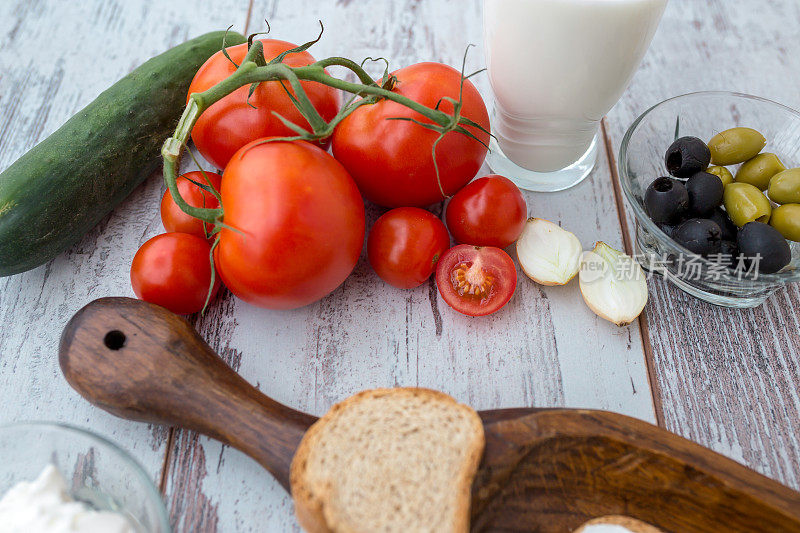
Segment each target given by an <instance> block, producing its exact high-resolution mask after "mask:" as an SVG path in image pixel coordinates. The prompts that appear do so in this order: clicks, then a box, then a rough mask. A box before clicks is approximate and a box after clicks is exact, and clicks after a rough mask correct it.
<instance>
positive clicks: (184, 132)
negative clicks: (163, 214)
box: [161, 41, 488, 224]
mask: <svg viewBox="0 0 800 533" xmlns="http://www.w3.org/2000/svg"><path fill="white" fill-rule="evenodd" d="M306 47H307V46H306ZM301 48H302V49H305V48H304V47H298V50H300V49H301ZM276 59H278V58H276ZM281 59H282V58H281ZM329 66H341V67H344V68H347V69H349V70H351V71H352V72H353V73H354V74H355V75H356V76H357V77H358V79H359V81H360V82H361V83H354V82H349V81H346V80H342V79H339V78H336V77H333V76H331V75H330V74H328V73H327V72H325V68H326V67H329ZM462 75H463V74H462ZM266 81H281V82H283V81H288V82H289V83H290V85H291V86H292V88H293V89H294V90H295V93H296V94H297V98H292V99H293V102H294V103H295V106H297V107H298V109H299V110H300V111H301V113H303V115H304V116H305V117H306V119H307V120H308V121H309V124H310V125H311V127H312V130H313V133H308V134H307V135H308V138H309V139H320V138H324V137H327V136H328V135H330V134H331V133H332V132H333V126H335V125H336V124H338V123H339V122H341V120H342V119H343V118H344V117H345V116H347V115H348V114H349V113H352V112H353V111H354V110H355V109H356V108H358V107H359V106H360V105H363V104H364V103H365V102H364V101H360V102H355V103H354V104H352V105H349V106H345V108H344V109H342V110H341V111H340V112H339V114H338V115H337V117H336V118H335V119H334V120H332V121H331V122H330V123H325V121H324V120H322V122H321V123H320V120H321V118H320V117H319V114H318V113H317V112H316V110H315V109H313V105H312V104H311V102H310V100H308V97H307V96H306V95H305V94H304V93H303V91H302V87H301V86H300V85H299V83H297V82H298V81H314V82H317V83H321V84H323V85H326V86H328V87H333V88H335V89H340V90H342V91H345V92H348V93H351V94H353V95H356V96H360V97H362V98H373V99H375V101H377V100H378V99H386V100H391V101H393V102H397V103H398V104H401V105H403V106H405V107H408V108H409V109H411V110H413V111H416V112H417V113H419V114H420V115H422V116H424V117H425V118H427V119H428V120H430V121H431V122H433V123H434V124H436V125H437V126H438V128H436V127H433V126H432V125H431V127H432V128H436V129H437V131H438V130H439V129H441V131H442V134H444V133H446V132H447V131H458V132H461V133H465V134H467V135H469V136H472V134H471V133H469V132H468V130H466V129H464V126H465V125H466V126H472V127H474V126H475V124H474V123H472V121H469V120H468V119H462V118H461V117H460V115H459V114H458V113H456V114H455V116H454V115H449V114H447V113H445V112H443V111H440V110H439V109H432V108H429V107H427V106H424V105H422V104H420V103H418V102H416V101H414V100H412V99H411V98H408V97H406V96H403V95H401V94H398V93H396V92H393V91H392V90H390V89H387V88H385V87H383V86H381V85H378V84H377V83H376V82H375V81H374V80H373V79H372V78H371V77H370V76H369V74H367V72H366V71H365V70H364V69H363V68H362V67H361V65H359V64H358V63H356V62H354V61H352V60H350V59H346V58H343V57H330V58H327V59H323V60H321V61H317V62H316V63H312V64H311V65H306V66H302V67H289V66H288V65H286V64H285V63H283V62H281V61H276V60H273V61H271V62H269V63H266V62H265V60H264V51H263V45H262V44H261V42H260V41H253V43H252V46H251V47H250V49H249V50H248V52H247V55H246V56H245V58H244V59H243V60H242V63H241V64H240V65H239V67H238V68H237V69H236V71H235V72H234V73H233V74H231V75H230V76H228V77H227V78H225V79H224V80H222V81H220V82H219V83H217V84H216V85H214V86H213V87H211V88H210V89H207V90H206V91H203V92H201V93H193V94H192V95H191V96H190V98H189V102H188V104H187V106H186V108H185V109H184V111H183V114H182V115H181V118H180V120H179V121H178V125H177V127H176V128H175V132H174V133H173V135H172V137H170V138H169V139H167V140H166V142H165V143H164V145H163V147H162V149H161V155H162V157H163V159H164V181H165V182H166V183H167V187H168V188H169V191H170V194H171V195H172V198H173V200H174V201H175V203H176V204H178V207H180V208H181V210H183V211H184V212H185V213H187V214H189V215H191V216H193V217H195V218H198V219H200V220H203V221H205V222H208V223H211V224H215V223H217V222H219V221H220V219H221V217H222V214H223V207H222V206H220V207H219V208H217V209H209V208H202V207H194V206H191V205H189V204H188V203H187V202H186V201H185V200H184V198H183V197H182V196H181V194H180V192H179V191H178V186H177V182H176V180H177V171H178V164H179V162H180V156H181V152H182V150H183V148H184V147H185V146H186V143H187V141H188V140H189V136H190V135H191V132H192V128H193V127H194V125H195V124H196V123H197V119H198V118H199V117H200V115H201V114H202V113H203V112H204V111H205V110H206V109H208V108H209V107H211V106H212V105H214V104H215V103H216V102H218V101H219V100H221V99H222V98H224V97H225V96H227V95H229V94H231V93H232V92H234V91H235V90H237V89H239V88H240V87H244V86H246V85H252V84H255V83H261V82H266ZM387 84H388V85H389V86H391V85H392V84H393V81H392V80H387ZM287 91H288V89H287ZM309 106H310V107H311V109H307V108H308V107H309ZM437 107H438V106H437ZM279 118H280V116H279ZM487 133H488V132H487ZM298 138H303V136H299V137H298ZM478 142H482V141H478Z"/></svg>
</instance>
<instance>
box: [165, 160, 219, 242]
mask: <svg viewBox="0 0 800 533" xmlns="http://www.w3.org/2000/svg"><path fill="white" fill-rule="evenodd" d="M206 176H208V180H209V181H210V182H211V185H213V186H214V189H216V190H217V191H218V192H219V187H220V183H221V182H222V176H220V175H219V174H217V173H215V172H206ZM190 180H191V181H190ZM192 182H195V183H202V184H203V185H208V182H207V181H206V178H205V177H204V176H203V173H202V172H200V171H194V172H187V173H186V174H184V175H182V176H179V177H178V179H177V184H178V191H179V192H180V193H181V196H182V197H183V199H184V200H186V203H188V204H189V205H191V206H194V207H207V208H209V209H216V208H218V207H219V200H217V197H216V196H214V195H213V194H212V193H211V192H209V191H206V190H205V189H201V188H200V187H198V186H197V185H195V184H194V183H192ZM161 223H162V224H164V229H165V230H167V231H172V232H177V233H190V234H192V235H196V236H198V237H201V238H203V239H205V238H206V232H205V231H203V221H202V220H200V219H197V218H194V217H193V216H190V215H187V214H186V213H184V212H183V211H181V208H180V207H178V204H176V203H175V200H173V199H172V194H171V193H170V192H169V189H167V190H166V192H165V193H164V196H163V198H161ZM205 226H206V231H207V232H208V233H209V234H210V232H211V230H213V229H214V226H213V224H206V225H205Z"/></svg>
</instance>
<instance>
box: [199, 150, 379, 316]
mask: <svg viewBox="0 0 800 533" xmlns="http://www.w3.org/2000/svg"><path fill="white" fill-rule="evenodd" d="M220 193H221V196H222V205H223V206H224V208H225V217H224V223H225V224H226V226H228V227H224V228H223V229H222V231H221V232H220V241H219V246H218V247H217V249H216V256H215V257H216V261H217V267H218V270H219V273H220V276H221V277H222V280H223V282H224V283H225V285H226V286H227V287H228V288H229V289H230V290H231V291H232V292H233V293H234V294H235V295H236V296H238V297H239V298H241V299H243V300H245V301H246V302H249V303H251V304H254V305H258V306H261V307H267V308H270V309H292V308H295V307H301V306H304V305H307V304H310V303H312V302H315V301H317V300H319V299H320V298H322V297H324V296H326V295H327V294H329V293H330V292H331V291H333V290H334V289H335V288H336V287H338V286H339V285H340V284H341V283H342V282H343V281H344V280H345V278H346V277H347V276H348V275H349V274H350V272H352V270H353V267H355V265H356V262H357V261H358V258H359V256H360V255H361V247H362V245H363V243H364V203H363V201H362V199H361V195H360V194H359V193H358V188H357V187H356V185H355V183H353V180H352V178H350V175H349V174H348V173H347V171H346V170H345V169H344V167H342V165H340V164H339V163H338V162H337V161H336V160H335V159H334V158H333V157H331V156H330V154H328V153H327V152H325V151H324V150H322V149H321V148H318V147H317V146H314V145H312V144H310V143H307V142H302V141H298V142H282V141H280V142H269V143H263V144H259V143H258V142H254V143H251V144H249V145H247V146H245V147H243V148H242V149H241V150H240V151H239V152H237V153H236V154H234V156H233V157H232V158H231V160H230V162H229V163H228V166H227V167H226V168H225V173H224V174H223V176H222V189H221V191H220Z"/></svg>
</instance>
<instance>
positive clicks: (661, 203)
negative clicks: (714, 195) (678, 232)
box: [644, 177, 719, 224]
mask: <svg viewBox="0 0 800 533" xmlns="http://www.w3.org/2000/svg"><path fill="white" fill-rule="evenodd" d="M717 181H719V179H717ZM688 208H689V193H688V192H687V191H686V187H685V186H684V185H683V183H681V182H680V181H678V180H674V179H672V178H667V177H661V178H658V179H657V180H655V181H654V182H653V183H651V184H650V186H648V187H647V190H646V191H645V193H644V209H645V211H647V214H648V216H649V217H650V218H651V219H652V220H653V222H655V223H656V224H662V223H667V224H674V223H676V222H678V221H679V220H680V219H681V217H682V216H683V215H684V214H685V213H686V211H687V209H688Z"/></svg>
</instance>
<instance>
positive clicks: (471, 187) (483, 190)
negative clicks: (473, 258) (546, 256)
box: [445, 174, 528, 248]
mask: <svg viewBox="0 0 800 533" xmlns="http://www.w3.org/2000/svg"><path fill="white" fill-rule="evenodd" d="M445 218H446V220H447V228H448V229H449V230H450V233H452V234H453V238H454V239H455V240H456V242H460V243H464V244H474V245H475V246H496V247H498V248H505V247H506V246H508V245H510V244H512V243H513V242H514V241H516V240H517V238H518V237H519V236H520V234H521V233H522V230H523V228H524V227H525V220H527V218H528V206H527V205H526V204H525V198H524V197H523V196H522V193H521V192H520V190H519V188H518V187H517V186H516V185H514V182H512V181H511V180H510V179H508V178H504V177H503V176H498V175H496V174H495V175H491V176H485V177H483V178H478V179H476V180H475V181H473V182H472V183H470V184H468V185H467V186H466V187H464V188H463V189H461V190H460V191H458V192H457V193H456V194H455V196H453V197H452V198H451V199H450V203H449V204H447V214H446V217H445Z"/></svg>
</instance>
